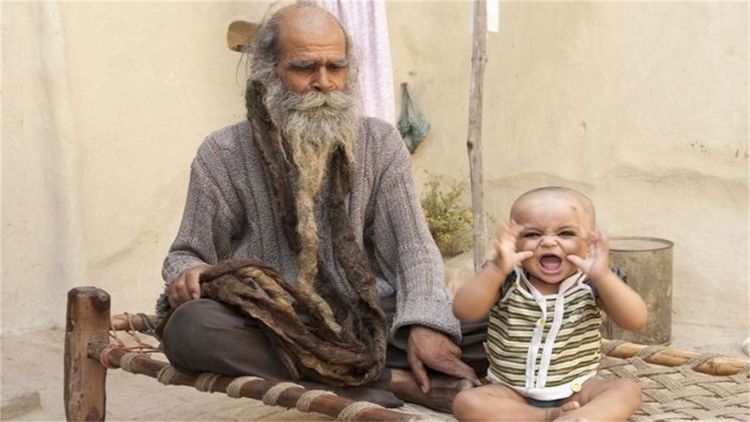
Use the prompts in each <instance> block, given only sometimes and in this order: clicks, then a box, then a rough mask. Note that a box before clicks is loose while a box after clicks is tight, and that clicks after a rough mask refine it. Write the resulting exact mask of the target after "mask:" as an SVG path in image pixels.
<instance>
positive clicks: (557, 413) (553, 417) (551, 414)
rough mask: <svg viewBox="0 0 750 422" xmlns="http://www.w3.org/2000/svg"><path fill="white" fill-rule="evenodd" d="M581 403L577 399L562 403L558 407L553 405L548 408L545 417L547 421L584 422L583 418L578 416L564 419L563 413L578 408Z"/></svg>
mask: <svg viewBox="0 0 750 422" xmlns="http://www.w3.org/2000/svg"><path fill="white" fill-rule="evenodd" d="M580 408H581V404H580V403H578V402H577V401H570V402H567V403H565V404H563V405H562V406H560V407H555V408H552V409H549V411H548V412H547V417H546V418H545V419H547V420H548V421H577V422H585V421H586V420H585V419H580V418H573V419H566V418H565V414H566V413H568V412H570V411H572V410H576V409H580Z"/></svg>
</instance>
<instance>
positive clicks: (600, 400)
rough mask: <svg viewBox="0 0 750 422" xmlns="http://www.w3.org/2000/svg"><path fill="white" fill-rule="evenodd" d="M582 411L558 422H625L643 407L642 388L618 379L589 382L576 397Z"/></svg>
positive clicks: (568, 413) (564, 417)
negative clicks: (586, 421) (587, 421)
mask: <svg viewBox="0 0 750 422" xmlns="http://www.w3.org/2000/svg"><path fill="white" fill-rule="evenodd" d="M571 400H576V401H578V402H579V403H580V404H581V407H580V408H578V409H575V410H570V411H568V412H565V413H563V414H562V415H560V417H559V418H557V419H556V420H557V421H585V420H589V421H625V420H627V419H628V418H629V417H630V416H632V415H633V413H635V412H636V411H637V410H638V408H640V407H641V402H642V399H641V388H640V387H639V386H638V384H636V383H635V382H633V381H631V380H629V379H624V378H618V379H615V380H603V379H600V378H592V379H590V380H588V381H586V382H585V383H584V384H583V387H582V388H581V392H580V393H577V394H575V395H573V396H572V397H571Z"/></svg>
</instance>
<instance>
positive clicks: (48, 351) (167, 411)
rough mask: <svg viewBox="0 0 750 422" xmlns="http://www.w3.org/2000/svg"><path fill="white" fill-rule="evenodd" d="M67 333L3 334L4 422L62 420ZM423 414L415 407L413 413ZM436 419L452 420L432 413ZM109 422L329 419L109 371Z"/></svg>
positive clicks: (686, 345) (711, 336) (686, 341)
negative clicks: (417, 411) (6, 421)
mask: <svg viewBox="0 0 750 422" xmlns="http://www.w3.org/2000/svg"><path fill="white" fill-rule="evenodd" d="M748 335H750V333H748V332H744V331H742V330H732V329H726V328H720V327H708V326H681V325H676V326H674V327H673V328H672V342H671V346H672V347H675V348H679V349H683V350H693V351H698V352H709V351H710V352H715V353H721V354H727V355H732V356H737V357H743V358H747V356H745V355H744V354H743V352H742V349H741V344H742V341H743V340H744V339H745V338H746V337H748ZM63 340H64V332H63V330H62V329H59V328H58V329H46V330H38V331H31V332H26V333H23V334H12V335H7V334H6V335H3V336H2V338H0V341H1V342H2V367H0V370H1V371H2V372H1V373H2V390H1V393H2V414H0V419H2V420H19V421H57V420H64V419H65V412H64V408H63V389H62V385H63ZM415 409H416V410H423V409H420V408H414V407H412V408H410V409H409V410H412V411H413V410H415ZM433 416H434V418H435V419H436V420H441V419H442V420H453V419H452V418H451V417H450V416H448V415H439V414H433ZM107 419H108V420H111V421H119V420H150V421H157V420H159V421H161V420H164V421H166V420H172V421H176V420H212V421H213V420H215V421H234V420H268V421H271V420H284V421H303V420H304V421H308V420H330V419H331V418H329V417H328V416H326V415H321V414H311V413H301V412H298V411H291V410H285V409H283V408H280V407H271V406H265V405H263V404H262V403H261V402H259V401H255V400H251V399H234V398H230V397H227V396H225V395H223V394H218V393H217V394H208V393H201V392H198V391H197V390H195V389H193V388H191V387H183V386H164V385H162V384H160V383H159V382H157V381H156V380H154V379H153V378H149V377H146V376H142V375H133V374H130V373H127V372H124V371H122V370H110V371H109V373H108V378H107Z"/></svg>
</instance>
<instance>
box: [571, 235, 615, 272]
mask: <svg viewBox="0 0 750 422" xmlns="http://www.w3.org/2000/svg"><path fill="white" fill-rule="evenodd" d="M585 240H586V243H587V244H588V249H589V253H588V255H586V258H581V257H579V256H577V255H568V261H570V262H572V263H573V264H574V265H575V266H577V267H578V268H580V269H581V271H583V272H584V273H586V275H588V276H589V278H591V279H592V280H595V281H596V280H599V279H601V278H602V277H603V276H605V275H607V274H608V273H609V272H610V268H609V241H608V240H607V237H606V236H604V234H603V233H602V232H600V231H599V230H594V231H591V232H589V233H588V234H587V235H586V239H585Z"/></svg>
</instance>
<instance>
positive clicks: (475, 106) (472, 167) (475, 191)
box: [466, 0, 487, 270]
mask: <svg viewBox="0 0 750 422" xmlns="http://www.w3.org/2000/svg"><path fill="white" fill-rule="evenodd" d="M473 40H474V41H473V44H472V52H471V70H472V72H471V87H470V94H469V136H468V139H467V141H466V149H467V150H468V152H469V172H470V175H471V209H472V213H473V217H474V222H473V230H472V235H473V239H474V270H478V269H479V267H480V265H482V261H483V260H484V258H485V233H486V231H487V230H486V223H485V218H484V188H483V181H482V91H483V89H482V85H483V80H484V65H485V64H486V63H487V56H486V55H485V51H486V41H487V4H486V3H485V0H475V2H474V35H473Z"/></svg>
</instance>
